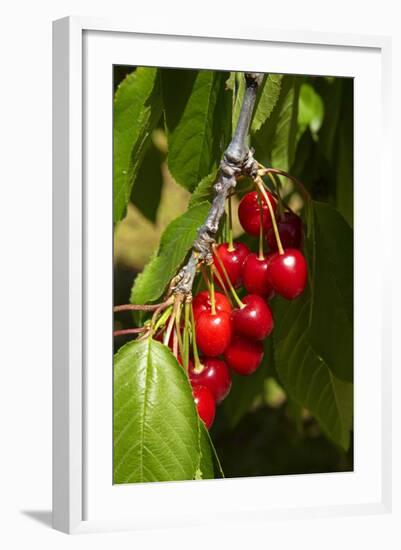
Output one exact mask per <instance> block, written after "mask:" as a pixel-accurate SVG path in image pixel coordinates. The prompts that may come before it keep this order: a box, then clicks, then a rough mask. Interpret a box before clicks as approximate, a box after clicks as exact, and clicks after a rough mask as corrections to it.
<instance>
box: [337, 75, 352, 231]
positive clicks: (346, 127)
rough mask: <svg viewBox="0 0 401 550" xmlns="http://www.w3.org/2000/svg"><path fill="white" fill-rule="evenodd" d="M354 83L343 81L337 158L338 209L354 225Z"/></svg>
mask: <svg viewBox="0 0 401 550" xmlns="http://www.w3.org/2000/svg"><path fill="white" fill-rule="evenodd" d="M353 86H354V83H353V80H352V79H350V78H349V79H348V78H347V79H344V80H343V100H342V104H341V107H342V108H341V114H340V117H341V118H340V122H339V127H338V139H337V143H338V149H337V158H336V183H337V185H336V203H337V208H338V209H339V211H340V212H341V214H342V215H343V216H344V218H345V219H346V220H347V222H348V223H349V225H350V226H351V227H352V225H353V216H354V159H353V156H354V151H353V149H354V117H353V113H354V106H353V102H354V96H353V91H354V88H353Z"/></svg>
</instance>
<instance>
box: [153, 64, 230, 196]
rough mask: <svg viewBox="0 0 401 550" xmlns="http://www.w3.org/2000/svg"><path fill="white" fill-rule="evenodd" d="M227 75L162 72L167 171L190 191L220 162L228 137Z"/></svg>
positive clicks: (228, 100)
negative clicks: (166, 138)
mask: <svg viewBox="0 0 401 550" xmlns="http://www.w3.org/2000/svg"><path fill="white" fill-rule="evenodd" d="M227 76H228V73H223V72H221V71H188V70H186V71H182V70H178V69H163V70H162V84H163V98H164V106H165V120H166V127H167V137H168V149H169V152H168V157H167V162H168V166H169V170H170V172H171V174H172V176H173V177H174V179H175V180H176V181H177V183H179V184H180V185H182V186H183V187H185V188H186V189H188V190H189V191H193V189H194V188H195V187H196V185H197V184H198V183H199V181H200V180H201V179H202V178H204V177H205V176H207V175H208V174H209V173H210V172H211V171H212V170H213V169H214V168H216V167H217V166H218V164H219V162H220V159H221V157H222V154H223V151H224V149H225V147H226V146H227V144H228V141H229V139H230V135H231V124H230V121H229V117H228V116H227V114H228V112H229V111H230V109H231V94H230V93H228V91H227V90H226V88H225V80H226V79H227Z"/></svg>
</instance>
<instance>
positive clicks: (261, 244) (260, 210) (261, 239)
mask: <svg viewBox="0 0 401 550" xmlns="http://www.w3.org/2000/svg"><path fill="white" fill-rule="evenodd" d="M258 203H259V213H260V224H259V255H258V258H259V260H264V259H265V256H264V254H263V207H262V201H261V199H260V191H258Z"/></svg>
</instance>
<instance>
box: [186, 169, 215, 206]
mask: <svg viewBox="0 0 401 550" xmlns="http://www.w3.org/2000/svg"><path fill="white" fill-rule="evenodd" d="M217 174H218V170H213V172H212V173H211V174H209V175H208V176H206V177H205V178H203V180H201V181H200V182H199V183H198V185H197V186H196V187H195V189H194V192H193V193H192V195H191V198H190V199H189V207H191V206H196V205H198V204H200V203H201V202H205V201H209V202H211V201H212V200H213V195H214V189H213V185H214V184H215V182H216V178H217Z"/></svg>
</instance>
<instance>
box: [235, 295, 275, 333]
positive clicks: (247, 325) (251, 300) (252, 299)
mask: <svg viewBox="0 0 401 550" xmlns="http://www.w3.org/2000/svg"><path fill="white" fill-rule="evenodd" d="M242 302H243V304H244V307H241V308H239V309H234V310H233V312H232V314H231V320H232V327H233V331H234V333H235V334H240V335H241V336H245V337H246V338H251V339H252V340H263V339H264V338H266V336H268V335H269V334H270V333H271V331H272V330H273V326H274V322H273V316H272V312H271V310H270V308H269V306H268V305H267V303H266V302H265V300H264V299H263V298H262V297H261V296H258V295H257V294H248V295H247V296H245V298H243V299H242Z"/></svg>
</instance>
